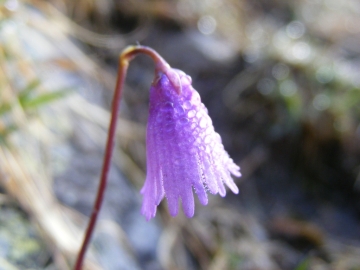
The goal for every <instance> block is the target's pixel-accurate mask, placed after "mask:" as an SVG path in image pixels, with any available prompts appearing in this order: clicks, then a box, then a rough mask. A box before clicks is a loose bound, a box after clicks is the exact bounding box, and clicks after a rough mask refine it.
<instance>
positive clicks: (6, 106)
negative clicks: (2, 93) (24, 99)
mask: <svg viewBox="0 0 360 270" xmlns="http://www.w3.org/2000/svg"><path fill="white" fill-rule="evenodd" d="M11 107H12V106H11V104H10V103H3V104H1V105H0V116H1V115H3V114H5V113H7V112H9V111H10V110H11Z"/></svg>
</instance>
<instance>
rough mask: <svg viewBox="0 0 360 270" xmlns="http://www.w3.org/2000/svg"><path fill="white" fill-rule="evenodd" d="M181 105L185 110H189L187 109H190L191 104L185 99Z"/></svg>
mask: <svg viewBox="0 0 360 270" xmlns="http://www.w3.org/2000/svg"><path fill="white" fill-rule="evenodd" d="M183 107H184V108H185V109H186V110H189V109H191V107H192V104H191V102H190V101H185V102H184V104H183Z"/></svg>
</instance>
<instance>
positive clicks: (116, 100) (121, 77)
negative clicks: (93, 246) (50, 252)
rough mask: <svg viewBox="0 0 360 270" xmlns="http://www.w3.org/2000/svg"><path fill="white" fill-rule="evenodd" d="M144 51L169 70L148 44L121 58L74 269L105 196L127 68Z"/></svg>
mask: <svg viewBox="0 0 360 270" xmlns="http://www.w3.org/2000/svg"><path fill="white" fill-rule="evenodd" d="M140 53H144V54H147V55H148V56H150V57H151V58H152V59H153V60H154V62H155V72H158V71H161V72H166V71H167V70H169V68H170V66H169V64H168V63H167V62H166V61H165V60H164V59H163V58H162V57H161V56H160V55H159V54H158V53H157V52H156V51H154V50H153V49H151V48H149V47H146V46H140V45H138V46H129V47H127V48H125V49H124V51H123V52H122V53H121V55H120V58H119V70H118V74H117V80H116V86H115V92H114V96H113V100H112V109H111V120H110V126H109V131H108V137H107V142H106V149H105V154H104V160H103V167H102V171H101V177H100V183H99V187H98V190H97V195H96V199H95V202H94V206H93V210H92V213H91V216H90V220H89V224H88V227H87V229H86V232H85V237H84V240H83V243H82V246H81V249H80V251H79V253H78V256H77V259H76V263H75V266H74V270H81V269H82V265H83V261H84V256H85V252H86V250H87V247H88V245H89V243H90V240H91V237H92V234H93V231H94V227H95V224H96V221H97V218H98V214H99V212H100V208H101V205H102V202H103V198H104V192H105V188H106V184H107V178H108V172H109V169H110V164H111V157H112V153H113V150H114V144H115V132H116V124H117V119H118V111H119V107H120V100H121V95H122V90H123V86H124V83H125V77H126V73H127V69H128V67H129V62H130V61H131V60H132V59H133V58H134V57H135V56H136V55H138V54H140Z"/></svg>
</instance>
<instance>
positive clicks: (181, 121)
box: [179, 117, 189, 125]
mask: <svg viewBox="0 0 360 270" xmlns="http://www.w3.org/2000/svg"><path fill="white" fill-rule="evenodd" d="M179 123H180V124H182V125H185V124H187V123H189V119H187V118H186V117H183V118H181V119H180V120H179Z"/></svg>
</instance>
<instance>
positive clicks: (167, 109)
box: [161, 102, 174, 112]
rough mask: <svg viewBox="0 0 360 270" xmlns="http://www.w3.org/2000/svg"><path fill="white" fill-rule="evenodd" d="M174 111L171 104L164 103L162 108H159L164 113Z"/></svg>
mask: <svg viewBox="0 0 360 270" xmlns="http://www.w3.org/2000/svg"><path fill="white" fill-rule="evenodd" d="M173 109H174V104H173V103H171V102H166V103H165V104H164V106H162V107H161V110H162V111H164V112H169V111H172V110H173Z"/></svg>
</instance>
